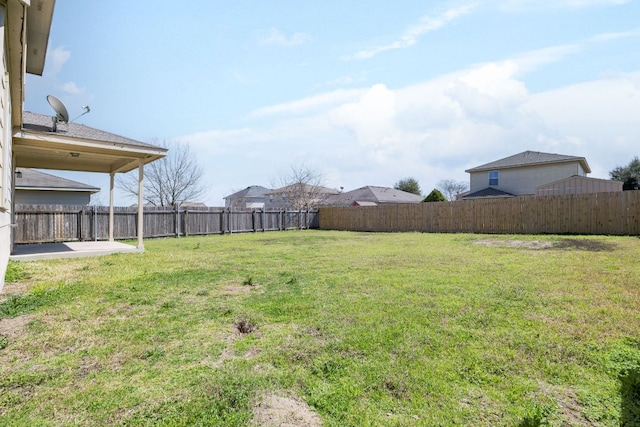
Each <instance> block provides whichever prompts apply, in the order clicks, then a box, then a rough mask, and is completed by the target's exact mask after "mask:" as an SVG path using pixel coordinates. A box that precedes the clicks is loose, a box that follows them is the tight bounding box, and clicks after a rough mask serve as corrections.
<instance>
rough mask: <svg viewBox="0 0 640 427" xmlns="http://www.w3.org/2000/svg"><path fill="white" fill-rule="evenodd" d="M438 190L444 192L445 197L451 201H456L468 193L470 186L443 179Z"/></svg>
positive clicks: (461, 182)
mask: <svg viewBox="0 0 640 427" xmlns="http://www.w3.org/2000/svg"><path fill="white" fill-rule="evenodd" d="M438 188H439V189H440V191H442V194H443V195H444V197H446V198H447V200H449V201H453V200H456V197H457V196H458V194H460V193H463V192H465V191H467V189H468V188H469V186H468V185H467V183H466V182H463V181H454V180H453V179H443V180H442V181H440V182H439V183H438Z"/></svg>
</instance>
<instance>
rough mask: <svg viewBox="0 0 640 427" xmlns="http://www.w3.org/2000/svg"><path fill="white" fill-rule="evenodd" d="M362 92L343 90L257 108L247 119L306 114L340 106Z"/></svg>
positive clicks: (358, 90)
mask: <svg viewBox="0 0 640 427" xmlns="http://www.w3.org/2000/svg"><path fill="white" fill-rule="evenodd" d="M361 92H362V90H360V89H351V90H344V89H339V90H336V91H332V92H328V93H323V94H320V95H315V96H311V97H308V98H304V99H300V100H296V101H292V102H287V103H283V104H276V105H271V106H269V107H264V108H259V109H257V110H255V111H253V112H252V113H251V114H250V115H249V117H253V118H257V117H264V116H271V115H276V114H293V115H300V114H308V113H309V112H311V111H314V110H317V109H319V108H323V107H327V106H329V107H330V106H333V105H336V104H340V103H342V102H346V101H349V100H352V99H354V98H355V97H357V96H358V95H359V94H360V93H361Z"/></svg>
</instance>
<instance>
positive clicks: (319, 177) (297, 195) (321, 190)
mask: <svg viewBox="0 0 640 427" xmlns="http://www.w3.org/2000/svg"><path fill="white" fill-rule="evenodd" d="M272 185H273V186H274V187H280V188H278V189H277V190H274V191H273V193H274V195H275V196H276V197H279V199H280V200H279V203H275V204H276V205H277V204H280V205H281V206H280V207H288V208H291V209H310V208H313V207H317V206H319V205H320V204H322V202H323V200H324V199H325V198H326V197H327V196H329V195H330V194H334V193H335V194H337V193H338V191H333V190H330V189H328V188H326V187H324V175H323V174H322V172H320V171H318V170H315V169H312V168H310V167H309V166H307V164H306V163H305V162H304V161H302V162H297V163H293V164H292V165H291V166H290V167H289V169H288V170H287V171H285V172H284V173H282V174H281V175H280V177H279V178H277V179H276V181H275V183H274V184H272Z"/></svg>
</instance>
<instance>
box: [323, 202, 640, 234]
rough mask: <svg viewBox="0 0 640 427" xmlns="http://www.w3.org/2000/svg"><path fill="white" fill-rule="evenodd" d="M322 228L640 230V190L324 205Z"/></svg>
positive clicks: (556, 231) (527, 231) (513, 231)
mask: <svg viewBox="0 0 640 427" xmlns="http://www.w3.org/2000/svg"><path fill="white" fill-rule="evenodd" d="M319 214H320V228H321V229H324V230H352V231H382V232H396V231H423V232H442V233H503V234H539V233H549V234H613V235H639V234H640V191H623V192H616V193H593V194H573V195H564V196H522V197H512V198H487V199H470V200H460V201H456V202H437V203H417V204H392V205H381V206H374V207H332V208H321V209H320V213H319Z"/></svg>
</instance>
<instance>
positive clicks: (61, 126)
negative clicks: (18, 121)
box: [22, 111, 161, 148]
mask: <svg viewBox="0 0 640 427" xmlns="http://www.w3.org/2000/svg"><path fill="white" fill-rule="evenodd" d="M51 117H52V116H47V115H45V114H36V113H32V112H30V111H25V112H24V113H23V114H22V122H23V124H22V127H23V128H24V129H25V130H32V131H36V132H44V133H50V134H52V135H55V134H59V135H61V136H68V137H71V138H80V139H88V140H94V141H104V142H113V143H117V144H127V145H133V146H139V147H148V148H161V147H157V146H155V145H151V144H146V143H144V142H140V141H136V140H135V139H131V138H126V137H124V136H120V135H116V134H114V133H110V132H105V131H102V130H100V129H95V128H92V127H89V126H85V125H82V124H79V123H58V126H57V128H58V131H57V132H56V133H54V132H53V122H52V120H51Z"/></svg>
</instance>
